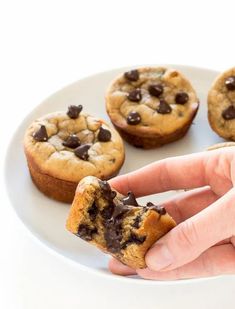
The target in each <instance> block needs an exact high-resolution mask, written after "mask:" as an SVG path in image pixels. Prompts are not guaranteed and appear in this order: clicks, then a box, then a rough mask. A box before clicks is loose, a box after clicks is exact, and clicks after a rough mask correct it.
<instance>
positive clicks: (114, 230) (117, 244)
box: [104, 220, 122, 253]
mask: <svg viewBox="0 0 235 309" xmlns="http://www.w3.org/2000/svg"><path fill="white" fill-rule="evenodd" d="M104 239H105V241H106V246H107V248H108V250H109V251H110V252H112V253H117V252H119V251H120V250H121V241H122V226H121V222H120V221H117V222H113V221H112V220H111V221H108V223H107V224H106V226H105V231H104Z"/></svg>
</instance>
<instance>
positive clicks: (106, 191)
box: [99, 180, 117, 200]
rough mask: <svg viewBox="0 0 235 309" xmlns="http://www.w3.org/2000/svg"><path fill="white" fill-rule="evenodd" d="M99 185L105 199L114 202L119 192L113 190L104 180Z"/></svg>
mask: <svg viewBox="0 0 235 309" xmlns="http://www.w3.org/2000/svg"><path fill="white" fill-rule="evenodd" d="M99 185H100V188H101V190H102V193H103V195H104V197H105V198H106V199H107V200H113V199H114V198H115V196H116V195H117V192H115V191H112V190H111V187H110V185H109V183H108V182H107V181H106V180H103V181H102V180H100V181H99Z"/></svg>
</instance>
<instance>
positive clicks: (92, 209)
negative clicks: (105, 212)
mask: <svg viewBox="0 0 235 309" xmlns="http://www.w3.org/2000/svg"><path fill="white" fill-rule="evenodd" d="M98 211H99V210H98V207H97V206H96V203H95V202H94V203H93V204H92V205H91V207H90V208H89V209H88V211H87V212H88V214H89V217H90V219H91V221H94V220H95V219H96V216H97V214H98Z"/></svg>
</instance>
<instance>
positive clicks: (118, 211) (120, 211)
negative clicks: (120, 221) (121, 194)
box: [112, 204, 131, 220]
mask: <svg viewBox="0 0 235 309" xmlns="http://www.w3.org/2000/svg"><path fill="white" fill-rule="evenodd" d="M130 209H131V208H130V207H128V206H127V205H125V204H124V205H123V204H116V205H115V207H114V210H113V214H112V219H113V220H116V219H117V218H120V217H123V215H124V214H125V213H127V212H128V211H129V210H130Z"/></svg>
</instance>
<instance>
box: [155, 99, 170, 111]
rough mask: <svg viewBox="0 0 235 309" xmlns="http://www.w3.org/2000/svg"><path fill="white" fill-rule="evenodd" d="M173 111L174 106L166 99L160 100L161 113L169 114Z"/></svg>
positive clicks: (158, 109) (159, 109)
mask: <svg viewBox="0 0 235 309" xmlns="http://www.w3.org/2000/svg"><path fill="white" fill-rule="evenodd" d="M171 111H172V108H171V107H170V105H169V104H168V103H167V102H166V101H165V100H160V104H159V106H158V108H157V112H158V113H159V114H169V113H170V112H171Z"/></svg>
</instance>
